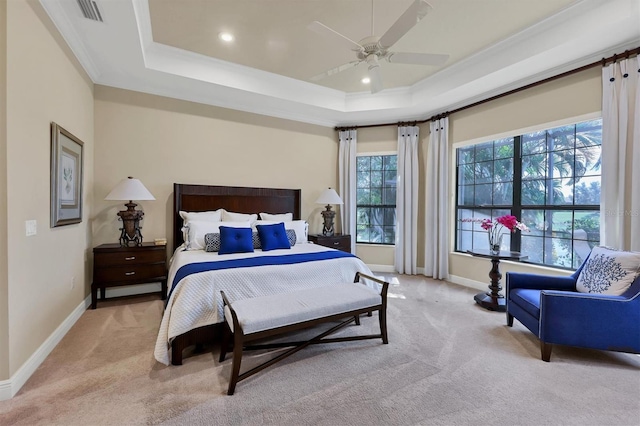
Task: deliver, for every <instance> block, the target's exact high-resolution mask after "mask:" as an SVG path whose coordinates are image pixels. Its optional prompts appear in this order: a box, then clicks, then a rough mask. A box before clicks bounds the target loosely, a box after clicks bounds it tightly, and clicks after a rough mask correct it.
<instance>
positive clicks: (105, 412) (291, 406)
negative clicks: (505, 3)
mask: <svg viewBox="0 0 640 426" xmlns="http://www.w3.org/2000/svg"><path fill="white" fill-rule="evenodd" d="M387 278H389V276H387ZM398 281H399V282H398V284H396V285H394V286H392V287H391V288H390V298H389V308H388V327H389V344H388V345H383V344H382V343H381V341H379V340H367V341H358V342H346V343H338V344H330V345H316V346H312V347H309V348H307V349H305V350H302V351H300V352H298V353H297V354H295V355H294V356H292V357H290V358H288V359H287V360H285V361H283V362H281V363H279V364H276V365H275V366H273V367H271V368H269V369H267V370H265V371H263V372H261V373H258V374H257V375H256V376H253V377H251V378H249V379H247V380H245V381H242V382H240V383H239V384H238V386H237V388H236V393H235V395H233V396H227V395H226V390H227V385H228V378H229V373H230V367H231V359H230V358H231V357H230V356H229V357H228V358H227V360H226V361H225V362H223V363H219V362H218V353H219V349H218V347H217V346H215V345H214V346H212V347H209V348H206V350H205V352H204V353H201V354H197V355H193V356H191V357H187V358H185V361H184V365H182V366H170V367H166V366H164V365H161V364H159V363H157V362H156V361H155V360H154V358H153V348H154V342H155V338H156V334H157V330H158V326H159V323H160V318H161V314H162V309H163V302H162V301H160V300H158V299H157V297H154V296H144V297H137V298H128V299H123V300H116V301H106V302H100V303H99V305H98V309H96V310H88V311H86V312H85V313H84V314H83V315H82V317H81V318H80V319H79V320H78V322H77V323H76V324H75V325H74V326H73V328H72V329H71V330H70V331H69V333H68V334H67V335H66V336H65V337H64V339H63V340H62V341H61V342H60V344H59V345H58V346H57V347H56V348H55V349H54V350H53V352H52V353H51V354H50V355H49V357H48V358H47V359H46V360H45V361H44V362H43V364H42V365H41V366H40V367H39V368H38V369H37V371H36V372H35V373H34V374H33V376H32V377H31V378H30V379H29V380H28V382H27V383H26V384H25V386H24V387H23V388H22V390H21V391H20V392H19V393H18V394H17V395H16V396H15V397H14V398H13V399H11V400H9V401H3V402H0V424H2V425H14V424H15V425H51V424H56V425H133V424H166V425H185V424H188V425H192V424H193V425H261V424H270V425H371V424H374V425H380V424H384V425H614V424H615V425H639V424H640V357H639V356H637V355H632V354H622V353H615V352H605V351H596V350H588V349H578V348H569V347H562V346H555V347H554V349H553V352H552V355H551V362H550V363H546V362H543V361H541V360H540V352H539V343H538V340H537V339H536V338H535V337H534V336H533V335H532V334H531V333H530V332H529V331H528V330H527V329H526V328H524V326H522V325H521V324H520V323H518V322H517V321H515V324H514V327H513V328H509V327H507V326H506V325H505V314H504V313H497V312H490V311H486V310H484V309H482V308H480V307H479V306H477V305H475V303H474V302H473V295H474V294H475V293H476V292H477V291H474V290H472V289H469V288H465V287H461V286H457V285H454V284H450V283H445V282H442V281H435V280H431V279H428V278H425V277H421V276H407V275H399V276H398ZM612 327H615V324H612ZM377 330H378V320H377V315H375V314H374V316H373V317H372V318H367V317H363V320H362V325H361V326H360V327H358V326H355V325H353V326H349V327H347V329H346V330H344V331H343V332H342V333H372V332H377ZM267 356H270V355H267V354H265V353H253V354H252V355H250V356H247V357H246V358H245V361H244V363H243V371H244V370H245V369H246V368H249V367H251V366H252V365H255V364H256V363H257V362H259V361H261V360H263V359H265V357H267Z"/></svg>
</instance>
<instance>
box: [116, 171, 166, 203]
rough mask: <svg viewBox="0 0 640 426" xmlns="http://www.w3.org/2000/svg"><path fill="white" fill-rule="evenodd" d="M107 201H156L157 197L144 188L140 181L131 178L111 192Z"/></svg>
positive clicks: (123, 180) (119, 183)
mask: <svg viewBox="0 0 640 426" xmlns="http://www.w3.org/2000/svg"><path fill="white" fill-rule="evenodd" d="M104 199H105V200H124V201H127V200H129V201H132V200H155V197H154V196H153V195H151V193H150V192H149V190H148V189H147V188H145V187H144V185H143V184H142V182H140V180H139V179H134V178H132V177H131V176H129V177H128V178H126V179H122V180H121V181H120V182H118V184H117V185H116V187H115V188H113V189H112V190H111V192H110V193H109V195H107V196H106V197H105V198H104Z"/></svg>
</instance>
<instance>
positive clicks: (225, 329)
mask: <svg viewBox="0 0 640 426" xmlns="http://www.w3.org/2000/svg"><path fill="white" fill-rule="evenodd" d="M229 340H231V329H230V328H229V324H228V323H227V322H226V321H225V323H224V324H223V326H222V341H221V342H220V358H219V359H218V361H219V362H222V361H224V360H225V358H226V357H227V351H228V350H229Z"/></svg>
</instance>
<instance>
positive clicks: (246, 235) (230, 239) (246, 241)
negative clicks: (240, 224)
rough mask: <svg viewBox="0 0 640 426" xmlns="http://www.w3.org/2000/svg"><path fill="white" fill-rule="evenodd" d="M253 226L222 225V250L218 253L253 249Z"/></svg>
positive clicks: (250, 250) (241, 251)
mask: <svg viewBox="0 0 640 426" xmlns="http://www.w3.org/2000/svg"><path fill="white" fill-rule="evenodd" d="M251 234H252V232H251V228H231V227H229V226H221V227H220V250H219V251H218V254H231V253H249V252H252V251H253V239H252V235H251Z"/></svg>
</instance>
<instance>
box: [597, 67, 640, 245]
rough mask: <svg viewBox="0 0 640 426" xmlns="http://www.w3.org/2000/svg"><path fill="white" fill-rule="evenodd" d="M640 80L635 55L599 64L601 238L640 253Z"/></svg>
mask: <svg viewBox="0 0 640 426" xmlns="http://www.w3.org/2000/svg"><path fill="white" fill-rule="evenodd" d="M639 79H640V59H638V58H637V57H636V58H631V59H625V60H622V61H619V62H616V63H612V64H610V65H607V66H605V67H603V68H602V190H601V194H602V195H601V198H600V216H601V219H600V224H601V226H600V242H601V244H603V245H606V246H609V247H614V248H617V249H623V250H634V251H640V238H638V236H639V235H640V119H639V118H638V117H637V116H638V114H639V113H640V93H639V92H638V87H639V86H640V84H639V83H638V81H639ZM632 236H635V237H634V238H632Z"/></svg>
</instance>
